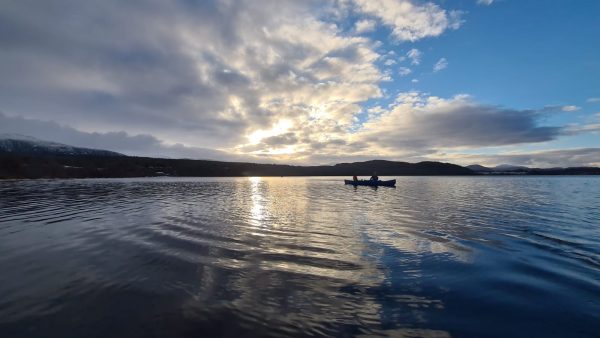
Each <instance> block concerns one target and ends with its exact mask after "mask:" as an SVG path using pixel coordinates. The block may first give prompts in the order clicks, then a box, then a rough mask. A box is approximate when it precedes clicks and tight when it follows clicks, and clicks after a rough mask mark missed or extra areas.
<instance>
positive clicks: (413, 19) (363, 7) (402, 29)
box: [355, 0, 462, 41]
mask: <svg viewBox="0 0 600 338" xmlns="http://www.w3.org/2000/svg"><path fill="white" fill-rule="evenodd" d="M355 2H356V5H357V8H358V10H359V11H360V12H363V13H366V14H369V15H372V16H374V17H376V18H378V19H380V20H381V21H382V22H383V23H384V24H385V25H387V26H389V27H390V28H391V30H392V34H393V35H394V37H396V38H397V39H398V40H400V41H416V40H419V39H422V38H425V37H434V36H439V35H441V34H442V33H443V32H444V31H446V30H448V29H457V28H459V27H460V25H461V24H462V20H461V18H460V17H461V14H462V13H461V12H460V11H446V10H444V9H442V8H440V7H439V6H438V5H436V4H434V3H431V2H425V3H422V4H419V3H415V2H413V1H409V0H355Z"/></svg>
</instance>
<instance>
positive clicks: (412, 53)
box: [406, 48, 423, 65]
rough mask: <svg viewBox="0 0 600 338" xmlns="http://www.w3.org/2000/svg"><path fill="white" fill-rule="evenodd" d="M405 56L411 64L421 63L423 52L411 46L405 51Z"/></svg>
mask: <svg viewBox="0 0 600 338" xmlns="http://www.w3.org/2000/svg"><path fill="white" fill-rule="evenodd" d="M406 56H407V57H408V58H409V59H410V64H411V65H418V64H420V63H421V57H422V56H423V53H421V51H420V50H418V49H416V48H413V49H411V50H409V51H408V52H407V53H406Z"/></svg>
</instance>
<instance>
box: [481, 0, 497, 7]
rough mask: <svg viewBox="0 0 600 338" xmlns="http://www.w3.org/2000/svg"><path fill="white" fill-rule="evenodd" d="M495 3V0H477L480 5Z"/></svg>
mask: <svg viewBox="0 0 600 338" xmlns="http://www.w3.org/2000/svg"><path fill="white" fill-rule="evenodd" d="M493 3H494V0H477V4H478V5H483V6H489V5H491V4H493Z"/></svg>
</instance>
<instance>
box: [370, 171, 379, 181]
mask: <svg viewBox="0 0 600 338" xmlns="http://www.w3.org/2000/svg"><path fill="white" fill-rule="evenodd" d="M371 181H379V176H377V173H376V172H374V173H373V176H371Z"/></svg>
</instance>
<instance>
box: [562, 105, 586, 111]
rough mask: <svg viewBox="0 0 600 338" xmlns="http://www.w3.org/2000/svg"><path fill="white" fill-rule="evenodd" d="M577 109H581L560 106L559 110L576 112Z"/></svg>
mask: <svg viewBox="0 0 600 338" xmlns="http://www.w3.org/2000/svg"><path fill="white" fill-rule="evenodd" d="M579 109H581V107H577V106H562V108H561V110H562V111H566V112H572V111H577V110H579Z"/></svg>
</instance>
